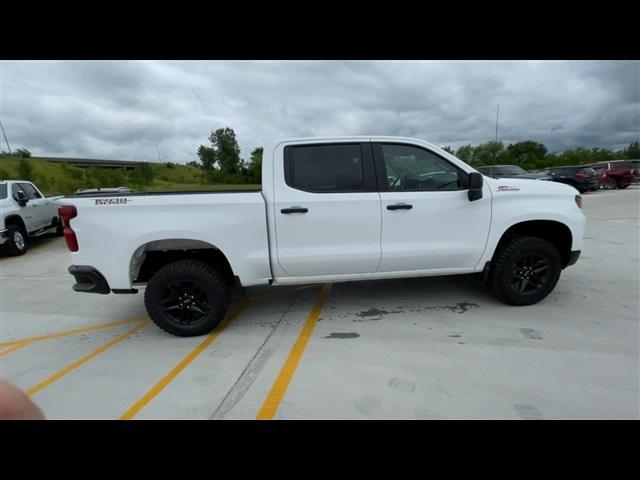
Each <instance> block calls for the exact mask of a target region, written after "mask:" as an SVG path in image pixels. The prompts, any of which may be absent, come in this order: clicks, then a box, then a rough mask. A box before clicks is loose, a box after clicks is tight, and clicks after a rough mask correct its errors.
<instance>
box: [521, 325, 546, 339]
mask: <svg viewBox="0 0 640 480" xmlns="http://www.w3.org/2000/svg"><path fill="white" fill-rule="evenodd" d="M520 332H521V333H522V334H523V335H524V336H525V337H527V338H530V339H531V340H543V338H542V332H541V331H539V330H535V329H533V328H521V329H520Z"/></svg>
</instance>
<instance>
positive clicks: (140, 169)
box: [131, 162, 155, 185]
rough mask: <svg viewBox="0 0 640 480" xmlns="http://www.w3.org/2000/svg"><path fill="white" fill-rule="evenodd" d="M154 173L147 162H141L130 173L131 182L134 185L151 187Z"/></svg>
mask: <svg viewBox="0 0 640 480" xmlns="http://www.w3.org/2000/svg"><path fill="white" fill-rule="evenodd" d="M154 176H155V172H154V171H153V166H152V165H151V164H150V163H148V162H142V163H141V164H140V165H138V166H137V167H136V168H134V169H133V171H132V172H131V181H132V182H133V183H135V184H136V185H151V183H152V182H153V177H154Z"/></svg>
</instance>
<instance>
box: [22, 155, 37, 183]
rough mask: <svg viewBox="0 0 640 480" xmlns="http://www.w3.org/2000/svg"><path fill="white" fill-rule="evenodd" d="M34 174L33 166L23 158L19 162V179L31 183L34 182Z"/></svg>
mask: <svg viewBox="0 0 640 480" xmlns="http://www.w3.org/2000/svg"><path fill="white" fill-rule="evenodd" d="M34 177H35V175H34V173H33V165H31V162H30V161H28V160H25V159H24V158H22V159H21V160H20V161H19V162H18V179H19V180H28V181H30V182H33V181H34Z"/></svg>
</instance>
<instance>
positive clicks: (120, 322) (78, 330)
mask: <svg viewBox="0 0 640 480" xmlns="http://www.w3.org/2000/svg"><path fill="white" fill-rule="evenodd" d="M143 318H147V317H146V315H141V316H139V317H134V318H130V319H128V320H118V321H115V322H108V323H99V324H98V325H94V326H93V327H86V328H75V329H73V330H63V331H62V332H57V333H50V334H47V335H39V336H37V337H28V338H21V339H18V340H11V341H8V342H1V343H0V347H2V348H4V347H8V346H10V345H15V344H18V343H20V344H21V343H23V342H30V343H31V342H39V341H41V340H47V339H49V338H58V337H68V336H70V335H78V334H79V333H89V332H95V331H98V330H104V329H106V328H112V327H117V326H119V325H125V324H127V323H133V322H137V321H140V320H142V319H143Z"/></svg>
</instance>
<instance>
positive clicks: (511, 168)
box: [498, 165, 527, 175]
mask: <svg viewBox="0 0 640 480" xmlns="http://www.w3.org/2000/svg"><path fill="white" fill-rule="evenodd" d="M498 172H499V173H500V174H502V175H520V174H521V173H527V171H526V170H525V169H524V168H521V167H518V166H517V165H507V166H506V167H499V168H498Z"/></svg>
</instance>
